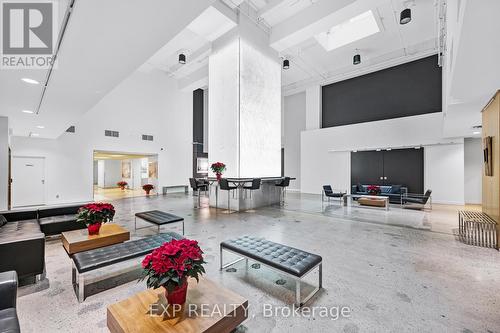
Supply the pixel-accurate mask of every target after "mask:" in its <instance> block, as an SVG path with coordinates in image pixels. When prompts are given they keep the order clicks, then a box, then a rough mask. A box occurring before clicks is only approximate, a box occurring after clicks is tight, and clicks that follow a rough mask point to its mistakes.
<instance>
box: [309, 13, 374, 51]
mask: <svg viewBox="0 0 500 333" xmlns="http://www.w3.org/2000/svg"><path fill="white" fill-rule="evenodd" d="M377 32H380V28H379V26H378V23H377V20H375V16H373V12H372V11H371V10H369V11H366V12H364V13H362V14H360V15H358V16H355V17H353V18H351V19H349V20H347V21H344V22H342V23H340V24H338V25H336V26H334V27H332V28H331V29H330V30H328V31H327V32H322V33H320V34H318V35H316V36H314V38H316V40H317V41H318V43H320V44H321V46H323V47H324V48H325V50H327V51H331V50H334V49H336V48H339V47H342V46H344V45H347V44H351V43H353V42H355V41H357V40H360V39H362V38H365V37H368V36H371V35H373V34H376V33H377Z"/></svg>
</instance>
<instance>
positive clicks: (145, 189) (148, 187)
mask: <svg viewBox="0 0 500 333" xmlns="http://www.w3.org/2000/svg"><path fill="white" fill-rule="evenodd" d="M154 188H155V187H154V186H153V185H151V184H145V185H142V189H143V190H144V191H145V192H146V194H147V195H149V192H151V190H152V189H154Z"/></svg>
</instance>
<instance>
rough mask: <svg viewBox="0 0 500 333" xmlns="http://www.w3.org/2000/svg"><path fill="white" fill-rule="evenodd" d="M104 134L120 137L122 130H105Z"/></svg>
mask: <svg viewBox="0 0 500 333" xmlns="http://www.w3.org/2000/svg"><path fill="white" fill-rule="evenodd" d="M104 136H111V137H113V138H118V137H119V136H120V132H118V131H111V130H104Z"/></svg>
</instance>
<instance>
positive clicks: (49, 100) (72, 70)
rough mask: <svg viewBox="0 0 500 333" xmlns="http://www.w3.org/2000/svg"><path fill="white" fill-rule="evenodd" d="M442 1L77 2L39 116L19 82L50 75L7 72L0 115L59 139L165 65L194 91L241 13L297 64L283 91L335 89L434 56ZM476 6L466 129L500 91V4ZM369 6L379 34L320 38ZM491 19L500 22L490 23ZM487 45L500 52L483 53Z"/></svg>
mask: <svg viewBox="0 0 500 333" xmlns="http://www.w3.org/2000/svg"><path fill="white" fill-rule="evenodd" d="M61 1H67V0H61ZM437 1H438V0H335V1H333V0H220V1H215V0H183V1H164V0H150V2H151V3H150V4H149V5H148V6H136V5H135V2H127V1H123V0H107V1H104V2H103V1H98V0H85V1H84V0H76V7H75V10H74V12H73V15H72V18H71V21H70V25H69V27H68V30H67V33H66V36H65V40H64V42H63V45H62V49H61V52H60V55H59V64H58V68H57V69H56V71H55V72H54V74H53V77H52V79H51V81H50V84H49V86H48V90H47V94H46V97H45V99H44V102H43V104H42V108H41V112H40V114H39V115H29V114H25V113H22V112H21V110H23V109H34V108H35V107H36V104H37V103H38V100H39V95H40V92H41V86H33V85H28V84H26V83H24V82H22V81H21V80H20V79H21V78H22V77H30V78H34V79H36V80H38V81H43V80H44V77H45V71H0V110H1V111H0V115H5V116H8V117H9V119H10V122H11V123H10V125H11V127H12V128H13V130H14V134H15V135H28V134H29V133H30V132H39V133H40V137H48V138H55V137H57V136H59V135H60V134H61V133H62V132H63V131H64V130H65V129H66V128H67V127H69V126H70V125H72V124H73V123H74V122H75V120H76V119H78V117H79V116H80V115H82V114H83V113H84V112H86V111H88V110H89V109H90V108H91V107H92V106H93V105H95V104H96V103H97V102H98V101H99V100H100V99H101V98H102V97H103V96H104V95H105V94H106V93H107V92H109V91H110V90H111V89H113V88H114V87H115V86H116V85H117V84H118V83H119V82H121V81H122V80H123V79H124V78H125V77H127V76H128V75H129V74H130V73H131V72H133V71H134V70H135V69H137V68H139V69H140V70H142V71H148V70H150V69H152V68H155V69H160V70H162V71H165V72H166V73H167V74H168V75H170V76H172V77H174V78H176V79H177V80H178V83H179V87H181V88H182V87H184V88H185V89H193V88H194V89H195V88H196V87H199V86H200V85H203V84H206V77H207V76H208V70H207V68H208V66H207V64H208V56H209V55H210V52H211V42H212V41H213V40H215V39H216V38H218V37H220V36H221V35H223V34H224V33H226V32H228V31H229V30H231V29H232V28H233V27H234V26H235V25H236V22H237V15H236V12H238V11H239V12H240V15H246V16H249V17H251V18H252V19H253V20H254V21H255V22H256V24H258V25H259V26H261V27H262V29H263V30H265V31H266V32H268V33H269V36H270V46H271V47H273V48H274V49H275V50H276V51H277V52H278V53H279V54H280V55H281V56H283V57H286V58H288V59H289V60H290V62H291V67H290V69H289V70H285V71H283V91H284V93H285V94H292V93H295V92H298V91H301V90H303V89H305V87H306V86H308V85H310V84H327V83H331V82H335V81H339V80H343V79H346V78H348V77H353V76H358V75H362V74H364V73H367V72H370V71H375V70H379V69H382V68H386V67H390V66H394V65H397V64H400V63H404V62H408V61H412V60H415V59H418V58H421V57H424V56H428V55H431V54H435V53H436V52H437V36H438V33H437V20H438V18H437V17H438V15H437ZM486 2H488V4H487V5H482V6H481V4H483V3H486ZM462 3H465V2H462ZM469 3H471V1H468V2H467V6H470V7H471V8H470V11H471V13H470V14H469V16H468V17H467V20H465V19H464V25H463V27H464V31H466V33H464V36H463V38H462V41H461V43H460V48H458V47H457V46H456V45H455V47H456V48H457V52H458V51H460V56H458V57H457V56H456V62H455V64H454V66H453V69H454V70H453V80H452V81H451V84H450V87H449V95H450V96H449V98H448V102H449V107H447V111H448V114H447V115H446V116H447V118H449V119H450V120H449V122H448V124H462V125H460V126H462V127H464V125H463V124H465V123H470V122H474V121H477V119H478V115H477V114H474V115H472V113H471V112H469V111H468V110H470V109H471V108H476V107H477V106H474V105H473V103H476V104H478V105H479V104H481V103H484V101H485V99H486V96H489V95H490V91H492V90H494V89H493V88H494V87H495V85H496V87H497V88H498V87H499V85H498V77H499V76H498V75H494V73H495V72H494V70H497V73H498V62H497V61H495V60H496V55H498V53H499V52H500V46H499V45H498V44H499V43H498V39H496V40H492V39H488V36H489V35H488V34H483V35H484V36H481V37H480V38H477V36H478V32H479V31H481V29H483V30H484V29H486V30H488V29H489V28H491V29H494V28H495V27H496V26H493V25H492V24H493V23H494V24H497V25H498V23H497V21H496V19H495V17H494V13H495V12H498V9H497V10H491V8H493V7H492V6H498V5H499V2H498V1H496V0H484V2H481V4H479V5H478V3H477V2H476V3H475V5H474V6H476V7H475V8H476V10H474V8H472V6H473V4H469ZM406 7H410V8H411V9H412V21H411V22H410V23H409V24H406V25H400V24H399V13H400V12H401V10H403V9H404V8H406ZM96 8H98V9H99V10H96ZM151 8H154V9H155V10H151ZM478 8H480V9H481V10H480V9H478ZM368 10H371V11H372V12H373V14H374V17H375V19H376V21H377V24H378V27H379V29H380V32H378V33H375V34H373V35H371V36H368V37H366V38H362V39H360V40H357V41H355V42H352V43H349V44H347V45H344V46H342V47H339V48H336V49H334V50H332V51H327V50H326V49H325V48H324V47H323V46H321V45H320V44H319V43H318V41H317V40H316V38H315V36H317V35H318V34H319V33H322V32H326V31H328V30H329V29H331V28H332V27H334V26H336V25H338V24H340V23H342V22H345V21H346V20H349V19H351V18H352V17H355V16H356V15H359V14H361V13H363V12H366V11H368ZM486 16H492V17H491V18H490V19H488V20H481V17H486ZM61 17H62V15H61ZM110 21H111V22H113V24H110ZM89 22H92V24H89ZM474 26H480V27H481V29H479V28H474ZM491 29H490V30H491ZM496 29H499V30H500V27H496ZM499 30H497V31H499ZM460 33H461V31H458V32H457V34H458V35H460ZM479 35H481V34H479ZM485 44H491V45H492V46H491V45H489V47H491V48H494V49H492V50H491V51H492V52H485V54H483V55H480V50H481V48H482V47H484V46H485ZM457 45H458V42H457ZM181 52H182V53H185V54H186V55H187V64H186V65H180V64H178V58H177V57H178V54H179V53H181ZM356 53H359V54H360V55H361V58H362V63H361V64H360V65H353V63H352V57H353V55H354V54H356ZM124 55H126V56H124ZM478 57H481V59H482V60H484V59H486V60H487V62H488V64H490V63H491V64H490V66H492V69H493V71H491V73H488V75H487V77H486V78H484V77H481V78H480V77H479V76H480V74H483V73H482V71H480V70H479V65H480V62H478V61H477V58H478ZM436 58H437V57H436ZM436 61H437V60H436ZM495 66H496V67H495ZM483 68H484V66H481V69H483ZM471 77H475V81H473V80H470V78H471ZM454 110H455V111H456V112H455V113H453V111H454ZM459 115H461V116H459ZM453 117H456V119H454V118H453ZM453 119H454V120H453ZM37 125H45V128H44V129H38V128H36V126H37ZM450 126H451V125H450ZM457 126H458V127H459V125H456V126H455V125H453V126H452V127H453V128H455V127H457ZM467 126H468V125H467ZM445 127H446V126H445ZM458 127H457V128H458ZM452 132H453V131H450V133H452ZM453 133H455V132H453Z"/></svg>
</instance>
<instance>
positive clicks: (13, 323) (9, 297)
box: [0, 271, 21, 333]
mask: <svg viewBox="0 0 500 333" xmlns="http://www.w3.org/2000/svg"><path fill="white" fill-rule="evenodd" d="M16 302H17V274H16V272H14V271H9V272H3V273H0V332H9V333H15V332H21V329H20V327H19V320H18V318H17V311H16Z"/></svg>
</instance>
